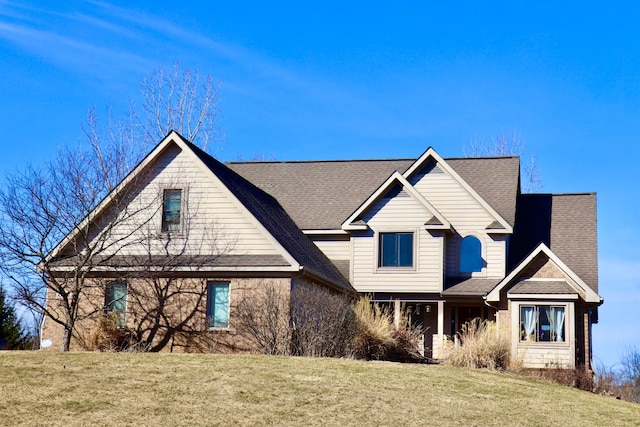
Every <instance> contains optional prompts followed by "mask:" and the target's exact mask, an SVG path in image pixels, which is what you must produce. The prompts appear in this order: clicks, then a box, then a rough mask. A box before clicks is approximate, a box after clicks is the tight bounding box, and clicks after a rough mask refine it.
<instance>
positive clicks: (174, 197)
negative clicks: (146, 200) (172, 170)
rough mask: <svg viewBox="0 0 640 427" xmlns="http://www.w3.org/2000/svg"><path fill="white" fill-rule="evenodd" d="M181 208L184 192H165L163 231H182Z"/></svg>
mask: <svg viewBox="0 0 640 427" xmlns="http://www.w3.org/2000/svg"><path fill="white" fill-rule="evenodd" d="M181 208H182V190H164V203H163V205H162V231H177V230H179V229H180V211H181Z"/></svg>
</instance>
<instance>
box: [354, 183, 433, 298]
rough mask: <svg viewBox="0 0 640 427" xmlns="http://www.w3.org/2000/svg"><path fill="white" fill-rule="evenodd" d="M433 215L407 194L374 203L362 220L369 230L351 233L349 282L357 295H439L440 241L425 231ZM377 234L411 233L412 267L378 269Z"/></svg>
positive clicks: (402, 193)
mask: <svg viewBox="0 0 640 427" xmlns="http://www.w3.org/2000/svg"><path fill="white" fill-rule="evenodd" d="M431 216H432V214H431V213H430V212H428V211H426V210H425V208H424V207H423V206H422V205H421V204H420V203H418V202H417V201H416V200H414V199H413V198H411V197H410V196H409V195H408V194H406V193H404V192H401V193H400V194H398V195H397V196H396V197H394V198H392V199H385V198H382V199H380V200H379V201H377V202H376V203H374V204H373V205H372V206H371V208H370V209H369V210H368V211H367V212H366V214H365V215H364V217H363V219H364V221H365V222H367V224H368V225H369V227H370V229H371V231H368V232H364V233H361V232H358V233H353V234H352V244H353V258H352V266H353V267H352V271H353V272H352V280H353V282H352V283H353V285H354V287H355V288H356V290H357V291H359V292H439V291H440V290H441V289H442V276H443V274H442V268H443V267H442V266H443V259H442V254H443V250H444V248H443V238H442V237H434V236H433V235H432V234H431V233H429V232H428V231H427V230H425V228H424V223H425V222H426V221H427V220H429V219H430V218H431ZM380 232H413V233H414V242H413V243H414V265H413V267H412V268H378V240H379V234H378V233H380Z"/></svg>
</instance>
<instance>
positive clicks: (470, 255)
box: [460, 236, 482, 273]
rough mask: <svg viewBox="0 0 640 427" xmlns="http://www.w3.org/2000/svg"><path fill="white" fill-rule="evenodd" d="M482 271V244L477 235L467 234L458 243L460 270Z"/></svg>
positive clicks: (462, 271)
mask: <svg viewBox="0 0 640 427" xmlns="http://www.w3.org/2000/svg"><path fill="white" fill-rule="evenodd" d="M478 271H482V244H481V243H480V240H479V239H478V238H477V237H474V236H467V237H465V238H464V239H462V242H461V243H460V272H461V273H473V272H478Z"/></svg>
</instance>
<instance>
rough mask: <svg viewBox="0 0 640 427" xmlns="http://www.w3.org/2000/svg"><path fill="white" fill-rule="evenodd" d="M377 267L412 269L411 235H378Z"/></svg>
mask: <svg viewBox="0 0 640 427" xmlns="http://www.w3.org/2000/svg"><path fill="white" fill-rule="evenodd" d="M378 266H379V267H413V233H380V245H379V259H378Z"/></svg>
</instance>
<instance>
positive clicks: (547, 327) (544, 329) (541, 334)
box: [538, 306, 551, 341]
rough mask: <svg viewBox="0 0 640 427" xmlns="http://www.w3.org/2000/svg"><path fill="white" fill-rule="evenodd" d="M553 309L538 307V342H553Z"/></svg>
mask: <svg viewBox="0 0 640 427" xmlns="http://www.w3.org/2000/svg"><path fill="white" fill-rule="evenodd" d="M550 317H551V307H549V306H540V307H538V341H551V322H550V320H549V318H550Z"/></svg>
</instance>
